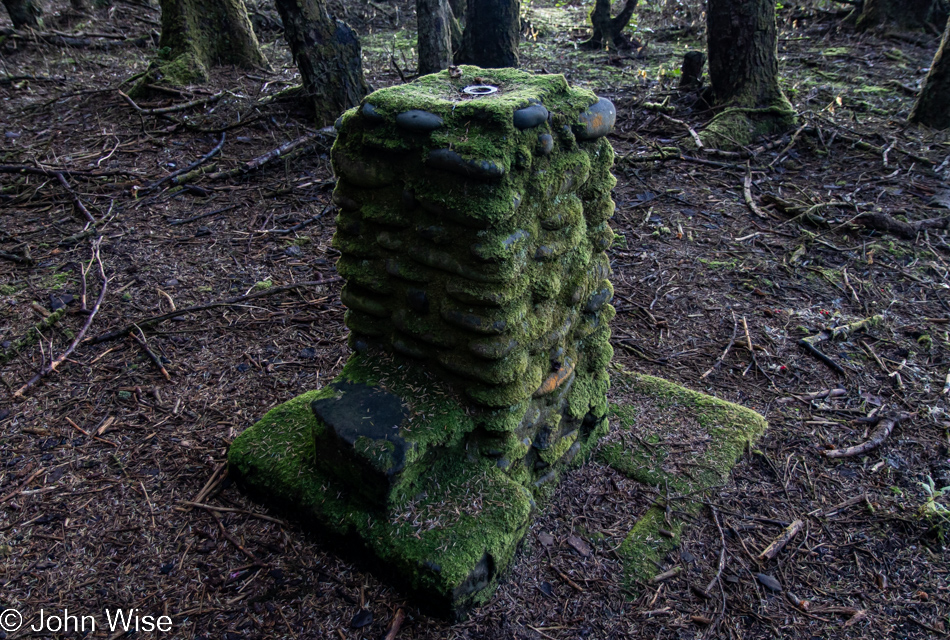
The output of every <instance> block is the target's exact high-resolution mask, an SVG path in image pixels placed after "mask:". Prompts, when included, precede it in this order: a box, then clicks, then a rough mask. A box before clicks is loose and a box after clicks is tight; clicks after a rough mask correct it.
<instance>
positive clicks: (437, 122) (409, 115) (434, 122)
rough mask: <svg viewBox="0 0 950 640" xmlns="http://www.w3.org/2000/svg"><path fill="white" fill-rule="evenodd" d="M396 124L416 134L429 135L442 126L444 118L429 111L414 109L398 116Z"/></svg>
mask: <svg viewBox="0 0 950 640" xmlns="http://www.w3.org/2000/svg"><path fill="white" fill-rule="evenodd" d="M396 124H397V125H399V126H400V127H402V128H403V129H407V130H409V131H414V132H416V133H429V132H430V131H435V130H436V129H438V128H439V127H441V126H442V118H440V117H439V116H437V115H435V114H434V113H429V112H428V111H422V110H421V109H412V110H411V111H405V112H403V113H400V114H399V115H398V116H396Z"/></svg>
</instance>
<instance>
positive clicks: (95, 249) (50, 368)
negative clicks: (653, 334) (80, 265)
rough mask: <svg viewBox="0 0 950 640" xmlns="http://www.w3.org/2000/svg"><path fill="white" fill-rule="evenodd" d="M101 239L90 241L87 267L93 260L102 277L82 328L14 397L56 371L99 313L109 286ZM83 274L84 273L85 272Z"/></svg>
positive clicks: (21, 395) (18, 396)
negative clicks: (101, 255) (93, 302)
mask: <svg viewBox="0 0 950 640" xmlns="http://www.w3.org/2000/svg"><path fill="white" fill-rule="evenodd" d="M101 241H102V239H101V238H97V239H96V240H95V241H94V242H93V243H92V260H91V261H90V262H89V269H91V268H92V263H93V262H95V263H96V264H97V265H99V275H100V276H101V277H102V287H101V288H100V289H99V297H98V298H96V303H95V304H94V305H93V307H92V310H91V311H90V312H89V316H88V317H87V318H86V322H85V323H84V324H83V325H82V329H80V330H79V333H78V334H77V335H76V338H75V339H74V340H73V341H72V342H71V343H70V344H69V346H68V347H66V351H64V352H63V354H62V355H60V356H59V357H58V358H56V359H54V360H53V361H51V362H50V363H49V364H48V365H46V366H45V367H43V368H42V369H40V371H39V373H37V374H36V375H35V376H33V377H32V378H30V380H29V381H28V382H27V383H26V384H25V385H23V386H22V387H20V388H19V389H17V390H16V392H14V394H13V397H14V398H22V397H23V394H24V393H26V392H27V391H28V390H29V389H30V387H32V386H33V385H35V384H36V383H37V382H39V381H40V380H42V379H43V378H44V377H46V376H48V375H49V374H50V373H52V372H54V371H56V368H57V367H58V366H59V365H61V364H62V363H63V362H65V361H66V359H67V358H68V357H69V356H70V355H71V354H72V352H73V351H75V349H76V347H77V346H78V345H79V343H80V342H81V341H82V339H83V337H84V336H85V335H86V332H87V331H88V330H89V327H90V326H92V321H93V320H95V318H96V314H97V313H99V309H100V307H101V306H102V301H103V299H104V298H105V297H106V290H107V289H108V288H109V278H107V277H106V272H105V268H104V267H103V266H102V259H101V258H100V256H99V244H100V242H101ZM83 275H85V273H84V274H83Z"/></svg>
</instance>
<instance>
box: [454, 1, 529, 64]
mask: <svg viewBox="0 0 950 640" xmlns="http://www.w3.org/2000/svg"><path fill="white" fill-rule="evenodd" d="M520 38H521V2H520V0H471V1H470V2H469V3H468V10H467V11H466V13H465V33H464V35H463V36H462V49H461V51H459V55H458V60H457V61H458V62H459V63H461V64H474V65H477V66H479V67H485V68H489V69H497V68H501V67H517V66H518V42H519V40H520Z"/></svg>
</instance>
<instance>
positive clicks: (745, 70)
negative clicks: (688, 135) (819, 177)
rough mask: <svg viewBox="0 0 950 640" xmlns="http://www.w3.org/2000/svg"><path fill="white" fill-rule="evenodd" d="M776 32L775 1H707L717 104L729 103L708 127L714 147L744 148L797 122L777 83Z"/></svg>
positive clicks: (710, 70)
mask: <svg viewBox="0 0 950 640" xmlns="http://www.w3.org/2000/svg"><path fill="white" fill-rule="evenodd" d="M776 31H777V30H776V26H775V0H708V4H707V10H706V46H707V48H708V52H709V80H710V82H711V83H712V96H713V103H714V105H716V106H720V107H727V109H726V110H725V111H723V112H722V113H720V114H719V115H718V116H717V117H716V118H714V119H713V121H712V122H711V123H710V124H709V126H708V127H707V128H706V131H705V132H704V133H705V134H706V137H707V138H709V142H710V143H711V145H712V146H718V147H720V148H735V147H741V146H744V145H746V144H748V143H750V142H751V141H752V140H753V139H754V138H755V137H756V136H759V135H764V134H769V133H775V132H778V131H781V130H784V129H787V128H788V127H790V126H792V125H793V124H794V120H795V113H794V111H793V109H792V105H791V104H790V103H789V101H788V99H787V98H786V97H785V94H783V93H782V89H781V88H780V87H779V84H778V52H777V49H776V47H777V38H776ZM704 143H705V142H704Z"/></svg>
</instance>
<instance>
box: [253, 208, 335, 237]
mask: <svg viewBox="0 0 950 640" xmlns="http://www.w3.org/2000/svg"><path fill="white" fill-rule="evenodd" d="M332 206H333V203H328V204H327V206H325V207H324V208H323V211H321V212H320V213H318V214H317V215H315V216H311V217H310V218H307V219H306V220H304V221H303V222H298V223H297V224H295V225H294V226H292V227H290V228H288V229H263V230H262V231H261V233H273V234H277V235H286V234H288V233H294V232H296V231H300V230H301V229H303V228H304V227H306V226H308V225H311V224H313V223H314V222H316V221H317V220H319V219H320V218H322V217H323V216H324V214H325V213H326V212H327V211H329V210H330V207H332Z"/></svg>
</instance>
